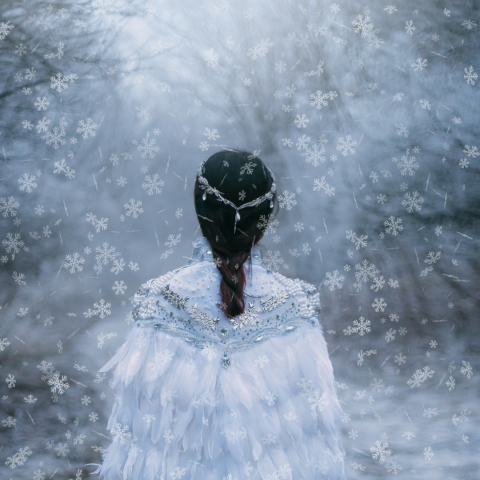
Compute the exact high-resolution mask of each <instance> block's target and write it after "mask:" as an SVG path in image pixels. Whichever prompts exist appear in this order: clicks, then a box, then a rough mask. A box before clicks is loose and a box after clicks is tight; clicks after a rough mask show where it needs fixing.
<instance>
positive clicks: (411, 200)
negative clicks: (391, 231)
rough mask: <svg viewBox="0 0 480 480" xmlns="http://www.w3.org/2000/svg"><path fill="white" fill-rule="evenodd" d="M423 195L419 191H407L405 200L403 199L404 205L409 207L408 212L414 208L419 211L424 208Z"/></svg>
mask: <svg viewBox="0 0 480 480" xmlns="http://www.w3.org/2000/svg"><path fill="white" fill-rule="evenodd" d="M422 204H423V197H421V196H420V195H419V194H418V192H413V193H412V194H410V192H407V193H406V194H405V200H403V201H402V206H403V207H405V208H406V209H407V212H408V213H412V212H413V211H414V210H415V211H416V212H419V211H420V210H421V209H422Z"/></svg>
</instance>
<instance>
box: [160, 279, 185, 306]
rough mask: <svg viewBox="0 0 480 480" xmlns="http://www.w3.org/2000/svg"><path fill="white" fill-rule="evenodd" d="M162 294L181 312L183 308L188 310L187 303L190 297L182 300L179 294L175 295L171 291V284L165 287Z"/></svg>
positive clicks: (161, 291)
mask: <svg viewBox="0 0 480 480" xmlns="http://www.w3.org/2000/svg"><path fill="white" fill-rule="evenodd" d="M160 293H161V294H162V295H163V298H164V299H165V300H166V301H167V302H168V303H171V304H172V305H173V306H175V307H177V308H178V309H179V310H180V308H183V309H184V310H186V303H187V301H188V299H189V297H185V298H181V297H180V295H179V294H178V293H175V292H174V291H172V290H171V289H170V284H167V285H165V287H164V288H162V290H160Z"/></svg>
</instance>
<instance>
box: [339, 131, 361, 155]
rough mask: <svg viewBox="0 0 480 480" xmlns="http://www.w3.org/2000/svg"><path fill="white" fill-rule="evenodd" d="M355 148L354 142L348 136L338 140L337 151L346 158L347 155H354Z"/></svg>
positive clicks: (355, 143)
mask: <svg viewBox="0 0 480 480" xmlns="http://www.w3.org/2000/svg"><path fill="white" fill-rule="evenodd" d="M356 146H357V142H356V140H353V139H352V137H351V136H350V135H347V136H346V137H345V138H343V137H341V138H339V139H338V145H337V150H339V151H341V152H342V155H343V156H344V157H346V156H347V155H348V154H349V153H355V147H356Z"/></svg>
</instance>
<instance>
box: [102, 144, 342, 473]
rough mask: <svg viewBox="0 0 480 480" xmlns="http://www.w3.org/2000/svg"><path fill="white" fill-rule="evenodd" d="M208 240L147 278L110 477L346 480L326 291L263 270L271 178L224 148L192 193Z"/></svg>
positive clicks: (125, 353) (119, 373)
mask: <svg viewBox="0 0 480 480" xmlns="http://www.w3.org/2000/svg"><path fill="white" fill-rule="evenodd" d="M194 197H195V208H196V212H197V216H198V219H199V223H200V227H201V230H202V233H203V237H201V238H198V239H197V240H196V241H195V244H194V250H193V255H192V258H191V260H190V261H189V262H188V264H187V265H185V266H184V267H181V268H179V269H177V270H174V271H172V272H169V273H167V274H166V275H163V276H161V277H159V278H156V279H152V280H149V281H148V282H146V283H145V284H143V285H142V287H141V288H140V289H139V290H138V292H137V293H136V294H135V298H134V308H133V313H132V315H133V317H134V319H135V324H134V325H133V329H132V330H131V332H130V333H129V336H128V338H127V340H126V342H125V343H124V345H123V346H122V347H120V348H119V350H118V351H117V353H116V354H115V355H114V357H112V359H111V360H110V361H109V362H108V363H107V364H106V365H105V366H104V367H103V368H102V369H101V370H100V372H106V371H108V370H110V369H111V368H112V367H113V366H114V365H117V366H116V370H115V372H114V379H113V388H116V390H117V393H116V399H115V404H114V407H113V411H112V413H111V416H110V419H109V422H108V426H107V429H108V430H110V433H111V436H112V439H113V442H112V444H111V445H110V446H109V448H108V449H107V451H106V452H105V453H104V455H103V465H101V466H99V468H98V469H97V471H95V472H93V473H100V475H101V476H104V478H106V479H108V480H110V479H124V480H127V479H135V480H154V479H161V480H164V479H181V478H184V479H188V480H241V479H253V478H257V479H258V480H260V479H264V480H268V479H272V480H273V479H275V480H276V479H291V480H300V479H307V480H313V479H315V480H317V479H320V478H321V479H330V480H334V479H344V478H346V477H345V473H344V456H345V451H344V448H343V446H342V442H341V439H340V436H339V432H338V429H337V424H339V423H340V417H341V415H342V413H343V412H342V409H341V406H340V404H339V402H338V399H337V396H336V393H335V389H334V386H333V380H334V376H333V368H332V364H331V362H330V359H329V357H328V352H327V345H326V342H325V339H324V337H323V332H322V326H321V324H320V323H319V318H318V317H319V313H320V301H319V293H318V292H317V289H316V288H315V287H314V286H313V285H310V284H308V283H306V282H304V281H302V280H299V279H294V280H292V279H289V278H287V277H285V276H283V275H281V274H279V273H277V272H273V271H270V270H269V269H267V268H266V267H265V266H264V264H263V262H262V258H261V255H260V249H259V245H258V242H259V240H260V239H261V238H262V237H263V235H264V234H265V232H266V230H267V229H268V227H269V224H270V222H271V220H272V219H273V218H274V210H276V209H274V208H273V207H275V206H278V203H277V198H276V184H275V178H274V176H273V173H272V172H271V171H270V169H268V168H267V167H266V166H265V165H264V163H263V162H262V161H261V160H260V159H259V158H258V157H256V156H254V155H251V154H249V153H248V152H243V151H232V150H224V151H221V152H218V153H216V154H214V155H212V156H211V157H210V158H208V160H206V161H205V160H204V161H203V162H202V164H201V165H200V167H199V169H198V172H197V179H196V182H195V191H194Z"/></svg>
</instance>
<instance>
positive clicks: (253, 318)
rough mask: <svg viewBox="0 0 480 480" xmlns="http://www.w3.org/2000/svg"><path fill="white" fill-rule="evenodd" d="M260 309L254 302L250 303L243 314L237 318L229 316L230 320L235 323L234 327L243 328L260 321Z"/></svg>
mask: <svg viewBox="0 0 480 480" xmlns="http://www.w3.org/2000/svg"><path fill="white" fill-rule="evenodd" d="M259 313H260V310H258V309H257V307H255V304H254V303H249V304H248V310H247V311H246V312H244V313H242V314H241V315H238V316H237V317H235V318H229V320H230V322H231V323H232V324H233V329H234V330H236V329H237V328H243V327H245V326H246V325H255V324H256V323H257V322H258V323H260V322H259V321H258V320H257V318H258V314H259Z"/></svg>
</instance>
